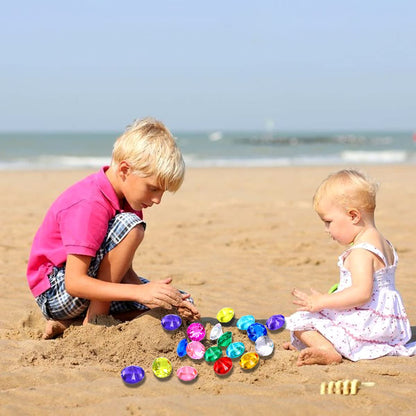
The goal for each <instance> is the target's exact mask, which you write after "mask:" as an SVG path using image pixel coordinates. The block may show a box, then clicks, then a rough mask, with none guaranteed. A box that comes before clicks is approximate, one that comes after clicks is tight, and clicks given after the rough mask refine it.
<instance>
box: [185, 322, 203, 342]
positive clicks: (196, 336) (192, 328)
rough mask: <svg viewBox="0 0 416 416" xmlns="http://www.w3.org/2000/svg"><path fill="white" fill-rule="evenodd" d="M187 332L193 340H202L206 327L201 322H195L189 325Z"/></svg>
mask: <svg viewBox="0 0 416 416" xmlns="http://www.w3.org/2000/svg"><path fill="white" fill-rule="evenodd" d="M187 333H188V337H189V339H190V340H191V341H201V339H204V337H205V328H204V326H203V325H202V324H200V323H199V322H194V323H193V324H191V325H189V326H188V329H187Z"/></svg>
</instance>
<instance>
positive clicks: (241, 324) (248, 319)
mask: <svg viewBox="0 0 416 416" xmlns="http://www.w3.org/2000/svg"><path fill="white" fill-rule="evenodd" d="M254 322H256V319H255V318H254V316H253V315H244V316H242V317H241V318H240V319H239V320H238V321H237V328H238V329H241V330H242V331H247V328H248V327H249V326H250V325H251V324H254Z"/></svg>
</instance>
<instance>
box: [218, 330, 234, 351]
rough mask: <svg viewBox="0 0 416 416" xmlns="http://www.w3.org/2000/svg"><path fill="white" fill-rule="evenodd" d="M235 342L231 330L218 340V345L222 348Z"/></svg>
mask: <svg viewBox="0 0 416 416" xmlns="http://www.w3.org/2000/svg"><path fill="white" fill-rule="evenodd" d="M232 342H233V333H232V332H231V331H227V332H224V333H223V334H222V335H221V336H220V337H219V338H218V341H217V345H218V346H219V347H222V348H226V347H228V346H229V345H230V344H231V343H232Z"/></svg>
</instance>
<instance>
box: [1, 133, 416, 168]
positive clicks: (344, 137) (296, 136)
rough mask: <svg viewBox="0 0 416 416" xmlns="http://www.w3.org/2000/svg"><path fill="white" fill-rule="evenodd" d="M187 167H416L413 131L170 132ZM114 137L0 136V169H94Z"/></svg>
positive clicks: (104, 158) (106, 157)
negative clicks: (407, 165)
mask: <svg viewBox="0 0 416 416" xmlns="http://www.w3.org/2000/svg"><path fill="white" fill-rule="evenodd" d="M173 134H174V136H175V137H176V140H177V143H178V145H179V147H180V148H181V150H182V153H183V155H184V159H185V163H186V165H187V166H189V167H195V168H201V167H247V168H250V167H278V166H313V165H314V166H316V165H351V166H352V165H370V164H377V165H381V164H412V165H413V164H416V132H413V131H361V132H360V131H342V132H335V131H333V132H328V131H325V132H319V131H205V132H189V131H188V132H180V131H178V132H173ZM119 135H120V132H43V133H42V132H10V133H7V132H0V144H1V148H0V170H56V169H72V170H73V169H96V168H99V167H101V166H103V165H107V164H109V163H110V159H111V151H112V146H113V143H114V141H115V139H116V138H117V137H118V136H119Z"/></svg>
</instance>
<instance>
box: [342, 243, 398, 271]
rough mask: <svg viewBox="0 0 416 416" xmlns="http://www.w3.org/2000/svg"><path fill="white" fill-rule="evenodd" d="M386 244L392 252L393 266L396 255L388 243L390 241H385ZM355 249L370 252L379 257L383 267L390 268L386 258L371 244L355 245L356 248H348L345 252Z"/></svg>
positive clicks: (395, 261)
mask: <svg viewBox="0 0 416 416" xmlns="http://www.w3.org/2000/svg"><path fill="white" fill-rule="evenodd" d="M387 243H388V244H389V246H390V247H391V249H392V250H393V256H394V260H393V265H395V264H396V263H397V253H396V250H395V249H394V247H393V246H392V244H391V243H390V241H387ZM356 248H363V249H365V250H368V251H371V252H372V253H374V254H375V255H376V256H378V257H380V259H381V260H383V262H384V264H385V267H388V266H390V265H389V263H388V262H387V259H386V257H385V256H384V254H383V253H382V252H381V250H379V249H378V248H377V247H374V246H373V245H372V244H370V243H360V244H357V245H356V246H352V247H350V248H349V249H348V250H347V252H349V251H350V250H353V249H356Z"/></svg>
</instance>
